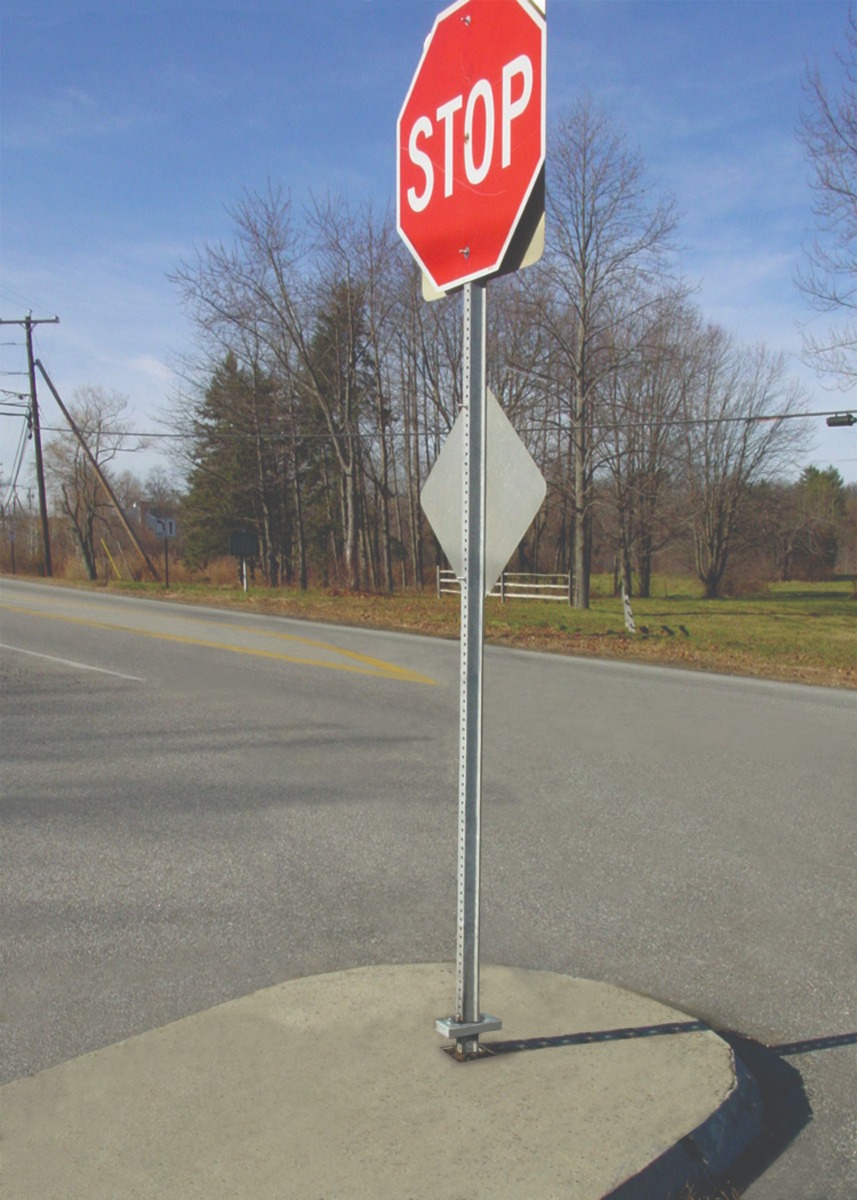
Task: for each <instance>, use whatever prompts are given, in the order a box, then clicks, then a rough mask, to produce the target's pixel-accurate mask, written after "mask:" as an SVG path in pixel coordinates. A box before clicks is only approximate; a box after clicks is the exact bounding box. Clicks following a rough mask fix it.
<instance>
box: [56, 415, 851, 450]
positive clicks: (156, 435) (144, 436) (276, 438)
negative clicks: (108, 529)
mask: <svg viewBox="0 0 857 1200" xmlns="http://www.w3.org/2000/svg"><path fill="white" fill-rule="evenodd" d="M848 412H849V410H848V409H841V408H834V409H825V410H822V411H817V412H781V413H760V414H758V415H755V416H749V417H748V416H718V417H669V418H665V419H663V420H657V419H656V420H650V421H646V420H643V421H615V422H613V423H609V424H608V423H605V422H601V421H594V422H593V428H595V429H597V430H600V431H601V432H606V431H608V430H614V429H653V428H663V427H664V426H668V425H674V426H689V425H727V424H741V423H744V424H761V423H763V422H765V421H795V420H798V421H800V420H811V419H812V418H815V417H834V416H842V415H844V414H847V413H848ZM551 426H552V427H553V428H564V426H561V425H560V424H559V423H557V422H551ZM544 428H545V427H544V426H536V427H524V428H523V429H520V430H519V433H524V434H534V435H535V434H538V433H541V432H543V430H544ZM42 429H44V431H45V432H46V433H66V432H67V430H66V429H65V428H64V427H63V426H58V425H43V426H42ZM101 432H102V433H103V434H104V435H105V436H107V437H128V438H139V439H140V440H141V441H153V440H154V441H184V442H193V441H199V440H203V439H205V437H206V436H207V435H206V432H205V431H202V432H200V433H175V432H164V431H158V430H151V429H150V430H131V429H121V430H110V429H102V430H101ZM210 436H211V438H212V440H216V439H222V440H224V441H226V440H229V439H233V438H246V439H248V440H254V441H256V440H258V441H265V442H292V441H297V442H306V441H330V440H331V439H332V437H334V436H339V437H342V438H349V437H353V438H360V439H361V440H363V441H377V440H378V439H379V438H380V437H381V434H380V433H377V432H373V433H364V432H361V431H359V430H355V431H354V432H353V433H345V432H343V433H341V434H339V435H332V434H330V433H294V434H293V433H252V432H245V431H242V430H230V429H224V430H215V431H212V432H211V434H210ZM385 436H387V437H390V438H393V439H395V440H398V439H401V438H404V437H406V436H408V437H410V436H413V435H406V434H404V433H402V432H396V431H394V430H390V431H389V432H388V433H387V434H386V435H385ZM131 449H132V448H130V447H129V448H127V450H126V451H125V452H130V451H131Z"/></svg>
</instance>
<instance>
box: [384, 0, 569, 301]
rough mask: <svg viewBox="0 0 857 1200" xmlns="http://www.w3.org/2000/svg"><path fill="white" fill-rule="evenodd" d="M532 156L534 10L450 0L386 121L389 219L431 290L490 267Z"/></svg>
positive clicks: (523, 196)
mask: <svg viewBox="0 0 857 1200" xmlns="http://www.w3.org/2000/svg"><path fill="white" fill-rule="evenodd" d="M544 155H545V20H544V16H543V15H542V13H541V12H540V11H539V10H538V9H537V8H536V7H535V6H534V4H533V3H532V2H531V0H458V3H456V4H453V5H452V6H451V7H450V8H447V9H445V10H444V11H443V12H442V13H441V14H440V16H439V17H438V18H437V20H436V21H435V23H434V27H433V29H432V31H431V33H430V34H429V37H428V39H427V40H426V44H425V49H424V50H423V55H422V58H421V59H420V63H419V66H418V67H417V70H416V74H415V75H414V78H413V81H412V83H411V86H410V90H409V91H408V94H407V96H406V97H405V103H404V104H403V105H402V111H401V112H400V114H399V123H398V147H397V168H398V169H397V194H396V210H397V225H398V229H399V233H400V234H401V235H402V237H403V239H404V240H405V242H406V243H407V245H408V248H409V249H410V251H411V253H412V254H413V255H414V257H415V258H416V260H417V262H418V263H419V264H420V266H421V267H422V268H423V270H424V271H425V273H426V274H427V275H428V276H429V278H430V279H431V280H432V282H433V283H434V285H435V287H437V288H439V289H440V290H441V291H447V290H448V289H449V288H452V287H455V286H457V285H458V284H462V283H467V282H468V281H469V280H472V279H479V278H481V277H482V276H485V275H490V274H492V273H493V272H494V271H497V270H498V269H499V268H500V266H501V264H502V262H503V258H504V255H505V253H506V250H507V249H508V246H509V242H510V241H511V239H512V235H513V233H514V232H515V227H516V226H517V224H518V222H519V220H520V218H521V215H522V213H523V211H524V208H525V207H526V204H527V200H528V199H529V197H530V193H531V192H532V190H533V187H534V185H535V183H536V180H537V179H538V178H539V173H540V171H541V168H542V164H543V162H544Z"/></svg>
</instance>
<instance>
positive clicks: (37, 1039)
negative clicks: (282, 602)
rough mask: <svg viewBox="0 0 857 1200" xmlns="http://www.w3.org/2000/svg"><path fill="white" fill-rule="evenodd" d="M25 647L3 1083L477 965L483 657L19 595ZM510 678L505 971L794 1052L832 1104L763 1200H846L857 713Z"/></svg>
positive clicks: (824, 694)
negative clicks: (260, 1014) (630, 996)
mask: <svg viewBox="0 0 857 1200" xmlns="http://www.w3.org/2000/svg"><path fill="white" fill-rule="evenodd" d="M0 643H2V645H3V648H2V649H0V683H2V703H3V804H2V818H3V826H4V829H3V835H4V844H5V847H6V853H5V855H4V857H5V862H6V864H7V867H6V868H5V869H4V872H3V875H2V879H0V896H2V904H3V911H4V920H3V923H2V931H0V937H2V952H3V958H4V964H5V966H4V972H3V973H4V976H5V979H6V1004H5V1008H6V1013H7V1024H6V1027H5V1030H4V1039H3V1050H2V1055H3V1057H2V1063H0V1066H2V1079H4V1080H9V1079H14V1078H16V1077H20V1076H24V1075H29V1074H33V1073H35V1072H37V1071H41V1070H44V1069H45V1068H49V1067H52V1066H54V1065H56V1064H59V1063H61V1062H64V1061H66V1060H68V1059H70V1058H73V1057H75V1056H77V1055H80V1054H83V1053H85V1052H87V1051H92V1050H95V1049H97V1048H99V1047H104V1046H108V1045H110V1044H111V1043H114V1042H117V1041H119V1040H120V1039H122V1038H127V1037H129V1036H132V1035H135V1034H140V1033H144V1032H145V1031H147V1030H150V1029H154V1028H156V1027H158V1026H162V1025H165V1024H166V1023H168V1022H170V1021H174V1020H177V1019H179V1018H181V1017H185V1016H187V1015H189V1014H192V1013H198V1012H201V1011H203V1010H205V1009H208V1008H209V1007H211V1006H212V1005H215V1004H218V1003H222V1002H225V1001H229V1000H234V999H237V998H239V997H241V996H244V995H246V994H248V993H250V992H253V991H255V990H257V989H259V988H264V987H268V986H272V985H275V984H279V983H281V982H282V981H284V980H290V979H297V978H300V977H304V976H311V975H315V974H318V973H321V972H331V971H340V970H344V969H348V968H355V967H363V966H369V965H373V964H405V963H418V962H439V961H444V960H448V959H450V958H452V957H453V956H454V947H455V850H456V777H457V763H456V752H457V706H458V678H457V671H458V648H457V645H455V644H453V643H451V642H445V641H436V640H430V639H422V638H413V637H405V636H402V635H392V634H381V633H372V632H370V631H358V630H347V629H343V628H337V627H331V626H328V627H323V626H315V625H308V624H305V623H301V622H295V621H283V620H277V619H274V618H262V617H254V616H249V615H243V614H236V613H234V612H213V611H210V610H202V609H193V608H190V607H184V606H172V605H170V606H167V605H164V606H161V605H153V604H151V603H149V602H144V601H136V600H131V599H126V598H119V597H111V596H107V595H103V594H93V593H88V592H73V591H69V590H67V589H60V588H54V587H43V586H38V585H33V584H25V583H22V582H19V581H10V580H4V581H3V583H2V586H0ZM485 686H486V713H485V767H484V815H483V876H482V878H483V893H482V895H483V927H482V957H483V961H484V962H486V963H499V964H506V965H509V966H513V967H516V968H523V969H529V970H538V971H551V972H557V973H560V974H564V975H569V976H580V977H586V978H590V979H594V980H603V981H606V982H609V983H612V984H616V985H618V986H620V987H622V988H627V989H631V990H633V991H636V992H640V993H643V994H646V995H651V996H654V997H657V998H659V999H660V1000H662V1001H664V1002H666V1003H668V1004H670V1005H672V1006H674V1007H676V1008H678V1009H680V1010H682V1011H684V1012H687V1013H690V1014H694V1015H697V1016H700V1017H702V1018H703V1019H705V1020H706V1021H708V1022H709V1023H711V1024H712V1025H713V1026H714V1027H715V1028H717V1029H719V1030H733V1031H736V1032H737V1033H738V1034H740V1035H741V1036H743V1037H744V1038H747V1039H754V1040H756V1041H758V1042H760V1043H764V1044H765V1045H767V1046H773V1047H779V1048H780V1049H779V1052H778V1055H779V1058H781V1059H782V1061H783V1062H784V1063H787V1064H788V1065H789V1066H790V1067H791V1068H794V1069H796V1071H797V1072H799V1076H800V1080H801V1082H802V1088H803V1093H804V1095H805V1098H806V1101H807V1102H808V1104H809V1106H810V1107H811V1110H812V1115H811V1119H809V1120H808V1121H807V1122H806V1123H805V1125H804V1127H803V1128H802V1129H801V1130H800V1131H799V1132H797V1133H796V1136H795V1137H794V1138H793V1140H792V1141H791V1143H790V1144H789V1145H788V1146H787V1147H786V1148H785V1149H784V1150H782V1152H781V1153H779V1156H778V1157H777V1158H776V1159H775V1160H774V1161H773V1162H772V1163H771V1164H770V1165H769V1166H768V1167H767V1169H766V1170H765V1171H764V1173H763V1174H762V1175H761V1176H760V1177H759V1178H758V1179H757V1180H756V1181H755V1182H754V1183H752V1185H751V1186H750V1187H749V1188H748V1190H747V1192H746V1194H747V1196H748V1197H749V1198H751V1200H791V1198H794V1200H853V1197H854V1196H855V1194H857V1125H855V1107H854V1104H853V1097H854V1095H855V1093H857V1044H855V1043H857V1034H856V1033H855V1031H857V1012H856V1011H855V1008H856V1007H857V945H855V932H854V930H855V920H854V915H855V912H857V885H855V877H857V873H855V870H854V866H855V850H857V840H855V822H854V815H855V811H854V810H855V785H854V781H855V771H854V767H855V751H854V746H855V740H854V734H855V727H857V720H855V717H856V716H857V708H855V699H854V696H853V694H851V693H844V692H835V691H827V690H822V689H815V688H807V687H800V686H793V685H782V684H773V683H767V682H761V681H749V680H738V679H731V678H725V677H721V676H713V675H702V674H695V673H691V672H682V671H676V670H667V669H657V668H644V667H636V666H629V665H624V664H616V663H606V662H598V661H587V660H581V659H565V658H561V657H558V656H550V655H542V654H534V653H527V652H516V651H508V650H493V649H490V648H489V650H488V651H487V653H486V683H485ZM452 1000H453V997H450V1005H451V1002H452ZM437 1015H444V1014H441V1013H439V1014H437ZM499 1015H500V1016H502V1015H503V1014H502V1013H501V1014H499ZM432 1036H436V1035H434V1034H433V1033H432Z"/></svg>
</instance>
